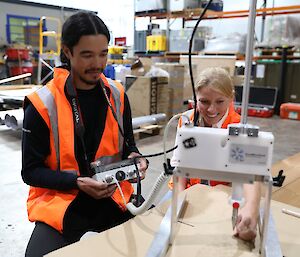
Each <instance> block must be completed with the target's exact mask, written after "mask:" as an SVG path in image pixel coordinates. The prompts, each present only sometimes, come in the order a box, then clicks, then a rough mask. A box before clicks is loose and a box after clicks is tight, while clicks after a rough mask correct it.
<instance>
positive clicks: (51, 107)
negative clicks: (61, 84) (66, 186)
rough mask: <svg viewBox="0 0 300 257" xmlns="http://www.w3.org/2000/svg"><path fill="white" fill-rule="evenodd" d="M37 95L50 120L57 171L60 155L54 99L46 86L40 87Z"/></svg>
mask: <svg viewBox="0 0 300 257" xmlns="http://www.w3.org/2000/svg"><path fill="white" fill-rule="evenodd" d="M36 93H37V95H38V96H39V97H40V99H41V101H42V102H43V104H44V105H45V107H46V108H47V110H48V116H49V119H50V126H51V128H52V132H53V138H54V148H55V153H56V162H57V166H56V167H57V169H58V170H59V167H60V157H59V156H60V155H59V136H58V119H57V110H56V104H55V100H54V97H53V95H52V93H51V91H50V90H49V88H48V87H47V86H44V87H42V88H41V89H40V90H37V91H36Z"/></svg>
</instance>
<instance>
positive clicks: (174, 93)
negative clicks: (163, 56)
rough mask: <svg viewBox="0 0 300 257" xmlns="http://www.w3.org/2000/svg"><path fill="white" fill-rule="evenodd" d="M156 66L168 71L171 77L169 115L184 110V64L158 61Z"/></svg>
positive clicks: (169, 83)
mask: <svg viewBox="0 0 300 257" xmlns="http://www.w3.org/2000/svg"><path fill="white" fill-rule="evenodd" d="M155 67H157V68H160V69H163V70H165V71H167V72H168V73H169V75H170V77H169V82H168V86H169V112H168V113H167V117H168V118H169V119H170V118H171V117H172V116H173V115H175V114H178V113H180V112H182V111H183V108H184V107H183V85H184V69H185V68H184V65H182V64H179V63H156V64H155Z"/></svg>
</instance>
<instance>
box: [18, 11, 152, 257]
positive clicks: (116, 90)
mask: <svg viewBox="0 0 300 257" xmlns="http://www.w3.org/2000/svg"><path fill="white" fill-rule="evenodd" d="M109 40H110V35H109V31H108V29H107V27H106V25H105V24H104V23H103V21H102V20H101V19H100V18H99V17H98V16H96V15H95V14H94V13H91V12H78V13H76V14H74V15H72V16H71V17H69V18H68V19H67V20H66V22H65V23H64V25H63V29H62V56H61V59H62V62H66V66H65V67H64V68H57V69H55V71H54V78H53V79H52V80H51V81H50V82H49V83H48V84H47V85H46V86H44V87H42V88H41V89H39V90H38V91H37V92H35V93H33V94H31V95H29V96H28V97H27V98H26V99H25V102H24V113H25V115H24V122H23V141H22V166H23V167H22V178H23V180H24V182H25V183H27V184H28V185H30V192H29V197H28V200H27V209H28V217H29V220H30V221H33V222H35V228H34V230H33V233H32V235H31V238H30V240H29V243H28V246H27V249H26V256H42V255H44V254H46V253H49V252H51V251H53V250H55V249H58V248H60V247H62V246H65V245H68V244H70V243H72V242H75V241H77V240H79V239H80V237H81V236H82V235H83V234H84V233H85V232H87V231H97V232H100V231H103V230H106V229H109V228H111V227H113V226H116V225H118V224H120V223H122V222H125V221H127V220H128V219H130V218H132V215H131V214H130V213H129V212H128V211H127V210H126V207H125V204H124V199H123V198H122V197H121V194H120V192H119V189H116V185H115V184H113V185H108V184H106V183H102V182H99V181H96V180H94V179H92V178H91V177H90V176H91V174H92V171H91V170H90V163H91V162H93V161H95V160H100V161H101V163H104V164H107V163H112V162H114V161H118V160H121V159H126V158H133V157H135V156H138V155H139V152H138V149H137V148H136V145H135V142H134V138H133V132H132V123H131V122H132V120H131V110H130V105H129V102H128V98H127V96H126V94H125V93H124V89H123V87H122V85H120V84H118V83H116V82H113V81H111V80H107V79H106V78H105V77H104V75H103V74H102V71H103V69H104V68H105V66H106V61H107V53H108V42H109ZM139 166H140V170H141V171H145V170H146V168H147V164H146V161H145V160H144V159H140V163H139ZM120 185H121V188H122V191H123V194H124V198H125V201H126V202H128V201H129V200H130V197H131V195H132V192H133V188H132V186H131V184H130V183H129V182H128V181H125V182H121V183H120Z"/></svg>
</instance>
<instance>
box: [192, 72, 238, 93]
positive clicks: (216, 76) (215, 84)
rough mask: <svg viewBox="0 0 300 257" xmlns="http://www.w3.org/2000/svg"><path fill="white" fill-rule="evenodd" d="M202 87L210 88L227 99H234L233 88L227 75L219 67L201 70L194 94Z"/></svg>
mask: <svg viewBox="0 0 300 257" xmlns="http://www.w3.org/2000/svg"><path fill="white" fill-rule="evenodd" d="M203 87H212V88H213V89H214V90H216V91H218V92H220V93H221V94H223V95H225V96H226V97H228V98H234V96H235V92H234V86H233V82H232V80H231V78H230V76H229V73H228V72H227V71H226V70H225V69H223V68H219V67H214V68H206V69H205V70H203V71H202V72H201V73H200V75H199V77H198V80H197V84H196V92H199V91H200V90H201V88H203Z"/></svg>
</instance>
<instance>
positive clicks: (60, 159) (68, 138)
mask: <svg viewBox="0 0 300 257" xmlns="http://www.w3.org/2000/svg"><path fill="white" fill-rule="evenodd" d="M68 76H69V72H68V71H67V70H65V69H61V68H56V69H55V72H54V78H53V80H51V81H50V82H49V83H48V84H47V85H46V86H44V87H42V88H40V89H39V90H37V91H36V92H34V93H33V94H31V95H29V96H28V99H29V100H30V102H31V103H32V104H33V105H34V107H35V109H36V110H37V111H38V112H39V114H40V115H41V117H42V118H43V120H44V121H45V123H46V124H47V126H48V128H49V131H50V155H49V156H47V158H46V160H45V164H46V165H47V166H48V167H49V168H50V169H52V170H53V172H69V173H74V174H77V175H80V174H79V167H78V163H77V161H76V158H75V153H74V149H75V147H74V122H73V113H72V109H71V106H70V104H69V102H68V100H67V98H66V96H65V92H64V88H65V84H66V80H67V78H68ZM100 77H101V79H102V81H103V82H104V85H105V87H106V88H108V89H109V90H110V92H111V94H110V102H111V104H112V106H113V108H114V110H115V112H116V114H117V119H118V121H119V124H120V126H121V127H122V126H123V111H124V89H123V86H122V85H121V84H119V83H117V82H114V81H112V80H109V79H106V78H105V76H104V75H102V74H101V76H100ZM95 108H101V103H99V106H98V107H97V106H96V107H95ZM123 140H124V139H123V137H122V136H121V134H120V131H119V128H118V123H117V121H116V120H115V118H114V117H113V113H112V111H111V110H110V108H108V110H107V115H106V122H105V128H104V132H103V135H102V139H101V142H100V144H99V146H98V149H97V152H96V156H95V160H96V159H100V160H101V162H102V163H104V164H108V163H111V162H114V161H117V160H120V159H121V156H122V150H123ZM120 185H121V188H122V191H123V194H124V196H125V200H126V201H127V202H128V201H129V199H130V196H131V194H132V193H133V187H132V185H131V184H130V183H129V182H128V181H124V182H121V183H120ZM77 194H78V190H70V191H65V192H62V191H58V190H53V189H48V188H39V187H32V186H31V187H30V190H29V197H28V200H27V211H28V217H29V220H30V221H41V222H44V223H46V224H48V225H50V226H52V227H53V228H55V229H57V230H58V231H60V232H62V231H63V218H64V215H65V212H66V210H67V208H68V206H69V205H70V203H71V202H72V201H73V200H74V199H75V197H76V195H77ZM112 198H113V200H114V201H115V202H116V203H117V204H118V205H119V207H120V208H121V209H122V210H125V209H126V207H125V205H124V202H123V199H122V197H121V194H120V192H119V189H117V190H116V192H115V193H114V194H113V196H112Z"/></svg>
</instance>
